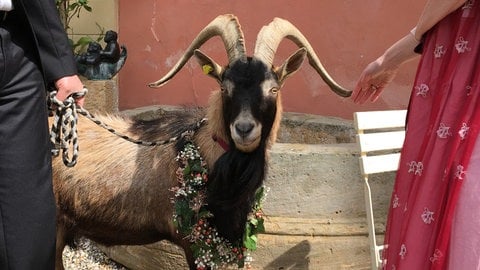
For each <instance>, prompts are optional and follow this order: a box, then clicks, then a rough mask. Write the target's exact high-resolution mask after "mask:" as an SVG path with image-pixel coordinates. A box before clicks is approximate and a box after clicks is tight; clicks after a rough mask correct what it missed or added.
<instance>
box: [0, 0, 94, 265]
mask: <svg viewBox="0 0 480 270" xmlns="http://www.w3.org/2000/svg"><path fill="white" fill-rule="evenodd" d="M76 73H77V70H76V65H75V62H74V57H73V52H72V49H71V47H70V44H69V42H68V38H67V35H66V33H65V31H64V28H63V25H62V23H61V21H60V18H59V14H58V11H57V8H56V5H55V0H0V269H21V270H28V269H54V263H55V200H54V195H53V189H52V167H51V152H50V143H49V135H48V123H47V108H46V87H47V85H49V84H52V85H53V86H55V88H56V89H57V91H58V94H57V98H58V99H60V100H65V98H66V97H67V96H69V95H71V94H72V93H74V92H78V91H80V90H82V89H83V85H82V82H81V81H80V79H79V78H78V76H77V75H76ZM83 102H84V100H83V99H79V100H77V104H78V105H80V106H83Z"/></svg>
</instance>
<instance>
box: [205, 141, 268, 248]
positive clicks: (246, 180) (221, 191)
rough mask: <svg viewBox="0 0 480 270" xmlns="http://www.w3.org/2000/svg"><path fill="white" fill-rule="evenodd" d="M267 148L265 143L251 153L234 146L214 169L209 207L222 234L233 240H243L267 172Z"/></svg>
mask: <svg viewBox="0 0 480 270" xmlns="http://www.w3.org/2000/svg"><path fill="white" fill-rule="evenodd" d="M265 151H266V150H265V145H264V143H262V144H261V146H260V147H258V148H257V149H256V150H255V151H253V152H251V153H244V152H241V151H239V150H237V149H235V148H234V149H231V150H229V151H228V152H226V153H224V154H223V155H222V156H220V158H219V159H218V160H217V161H216V163H215V166H214V168H213V170H211V172H210V175H209V180H208V191H207V203H208V205H207V208H208V209H209V210H210V211H211V212H212V214H213V218H212V221H213V224H215V226H216V228H217V231H218V232H219V234H220V235H221V236H222V237H224V238H226V239H227V240H229V241H230V242H231V243H235V244H236V243H239V241H241V240H242V237H243V234H244V230H245V224H246V222H247V216H248V214H249V213H250V212H251V211H252V204H253V203H254V200H255V192H256V191H257V189H258V188H259V187H260V186H261V185H262V183H263V179H264V177H265V174H266V160H265V155H266V153H265Z"/></svg>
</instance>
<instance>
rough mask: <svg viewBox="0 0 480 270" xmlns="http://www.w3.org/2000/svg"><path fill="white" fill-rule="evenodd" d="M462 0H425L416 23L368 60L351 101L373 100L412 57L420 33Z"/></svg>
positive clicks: (459, 4)
mask: <svg viewBox="0 0 480 270" xmlns="http://www.w3.org/2000/svg"><path fill="white" fill-rule="evenodd" d="M464 3H465V0H461V1H460V0H429V1H427V3H426V4H425V7H424V10H423V12H422V15H421V16H420V18H419V20H418V23H417V25H416V27H415V28H414V29H413V30H412V31H411V32H410V33H408V34H407V35H405V36H404V37H402V38H401V39H400V40H399V41H397V42H396V43H395V44H393V45H392V46H391V47H390V48H388V49H387V50H386V51H385V52H384V53H383V55H381V56H380V57H379V58H377V59H376V60H375V61H373V62H372V63H370V64H369V65H368V66H367V67H366V68H365V70H364V71H363V72H362V74H361V75H360V78H359V80H358V82H357V85H356V87H355V89H354V91H353V94H352V98H353V100H354V102H355V103H360V104H362V103H364V102H366V101H367V100H370V101H372V102H374V101H376V100H377V99H378V97H379V96H380V94H381V93H382V91H383V89H384V88H385V86H387V85H388V84H389V83H390V82H391V81H392V80H393V78H394V77H395V75H396V74H397V71H398V69H399V68H400V66H401V65H402V64H403V63H405V62H408V61H409V60H411V59H413V58H415V57H416V56H417V54H416V53H415V52H414V48H415V47H416V46H417V45H418V44H419V42H420V39H421V37H422V36H423V35H424V34H425V33H426V32H427V31H428V30H429V29H430V28H432V27H433V26H434V25H435V24H437V23H438V22H439V21H440V20H442V19H443V18H444V17H445V16H447V15H448V14H450V13H451V12H453V11H455V10H456V9H458V8H459V7H460V6H461V5H462V4H464Z"/></svg>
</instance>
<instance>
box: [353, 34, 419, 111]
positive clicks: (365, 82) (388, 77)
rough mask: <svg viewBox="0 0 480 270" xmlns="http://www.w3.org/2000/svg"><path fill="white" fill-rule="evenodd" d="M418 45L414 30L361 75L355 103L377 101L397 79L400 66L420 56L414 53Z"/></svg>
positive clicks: (355, 92)
mask: <svg viewBox="0 0 480 270" xmlns="http://www.w3.org/2000/svg"><path fill="white" fill-rule="evenodd" d="M418 43H419V41H418V40H416V38H415V35H414V31H413V30H412V32H410V33H408V34H407V35H406V36H404V37H403V38H402V39H400V40H399V41H397V42H396V43H395V44H393V45H392V46H391V47H390V48H388V49H387V50H386V51H385V53H383V55H381V56H380V57H379V58H377V60H375V61H373V62H372V63H370V64H369V65H368V66H367V67H366V68H365V70H364V71H363V72H362V74H361V75H360V79H359V80H358V82H357V86H356V87H355V90H354V91H353V94H352V98H353V101H354V102H355V103H359V104H362V103H365V102H366V101H367V100H370V101H371V102H374V101H376V100H377V99H378V97H379V96H380V94H381V93H382V92H383V89H384V88H385V86H387V85H388V84H389V83H390V82H391V81H392V80H393V79H394V78H395V75H396V74H397V71H398V69H399V68H400V66H401V65H402V64H403V63H405V62H407V61H409V60H411V59H413V58H415V57H416V56H417V55H418V54H416V53H415V52H414V48H415V47H416V46H417V45H418Z"/></svg>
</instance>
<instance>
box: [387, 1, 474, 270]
mask: <svg viewBox="0 0 480 270" xmlns="http://www.w3.org/2000/svg"><path fill="white" fill-rule="evenodd" d="M479 130H480V0H477V1H475V0H471V1H467V2H466V3H465V4H464V6H463V7H461V8H459V9H458V10H456V11H455V12H453V13H451V14H450V15H448V16H447V17H446V18H444V19H443V20H442V21H441V22H439V23H438V24H437V25H436V26H435V27H434V28H432V29H431V30H430V31H429V32H428V33H427V34H426V36H425V41H424V46H423V54H422V59H421V61H420V63H419V68H418V71H417V75H416V79H415V84H414V86H413V89H412V93H411V99H410V105H409V113H408V116H407V134H406V138H405V143H404V147H403V150H402V157H401V160H400V164H399V170H398V173H397V178H396V182H395V186H394V190H393V193H392V199H391V205H390V209H389V216H388V222H387V233H386V235H385V244H386V245H387V248H386V249H385V251H384V253H383V258H384V259H385V261H384V265H383V268H384V269H388V270H390V269H394V270H399V269H406V270H425V269H452V270H457V269H459V270H469V269H480V183H479V182H480V143H479V144H478V145H476V142H477V138H478V133H479Z"/></svg>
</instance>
